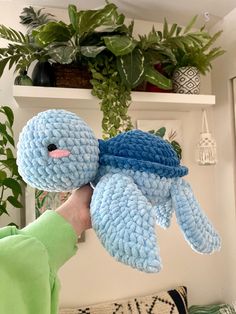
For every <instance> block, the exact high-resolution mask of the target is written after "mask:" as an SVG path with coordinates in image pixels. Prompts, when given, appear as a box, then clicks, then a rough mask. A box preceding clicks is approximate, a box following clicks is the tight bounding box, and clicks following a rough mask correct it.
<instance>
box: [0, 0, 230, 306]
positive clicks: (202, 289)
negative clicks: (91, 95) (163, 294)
mask: <svg viewBox="0 0 236 314" xmlns="http://www.w3.org/2000/svg"><path fill="white" fill-rule="evenodd" d="M0 9H1V10H0V23H2V24H5V25H9V26H11V27H13V28H17V29H20V28H21V26H20V24H18V16H19V14H20V12H21V10H22V7H20V6H19V7H17V6H16V5H14V6H12V5H11V4H10V3H9V2H1V3H0ZM51 12H52V11H51ZM54 12H56V15H57V16H59V15H60V17H63V16H64V13H65V12H64V11H62V10H60V11H59V10H58V11H54ZM151 27H152V24H149V23H144V22H141V21H139V22H137V23H136V29H135V32H136V33H144V32H146V31H148V30H150V29H151ZM12 84H13V79H12V72H11V73H9V72H7V71H5V74H4V76H3V77H2V78H1V79H0V103H4V104H10V105H12V107H13V109H14V112H15V116H16V124H15V132H16V137H18V134H19V131H20V130H21V128H22V127H23V125H24V124H25V123H26V121H27V120H28V119H29V118H31V117H32V116H33V115H35V114H36V113H37V112H38V111H39V110H38V109H37V108H34V104H33V103H32V109H19V108H16V107H15V106H14V100H13V97H12ZM202 93H211V85H210V80H209V77H207V78H204V80H203V85H202ZM65 106H66V104H65ZM77 113H78V114H79V115H80V116H81V117H82V118H84V119H85V120H86V121H87V122H88V123H89V124H90V126H91V127H92V128H93V129H94V130H95V132H96V134H97V136H100V135H101V130H100V121H101V114H100V112H99V111H97V112H94V111H89V110H88V111H86V110H83V111H77ZM211 116H212V112H211V111H210V112H209V118H211ZM132 118H133V120H134V121H135V120H136V119H181V120H182V123H183V137H184V143H183V149H184V163H185V164H186V165H187V166H188V167H189V168H190V175H189V176H188V177H187V179H188V180H189V182H190V183H191V185H192V187H193V189H194V191H195V194H196V196H197V198H198V200H199V201H200V203H201V204H202V207H203V208H205V210H206V212H207V214H208V216H209V217H210V218H211V220H212V221H213V222H214V224H215V226H216V227H217V228H218V229H220V230H221V231H222V232H223V233H224V232H225V229H227V226H226V225H225V224H223V223H222V221H221V220H220V215H221V213H222V212H224V207H223V209H222V208H220V207H219V206H216V194H215V187H216V181H215V167H199V166H197V165H196V164H195V162H194V150H195V145H196V143H197V140H198V136H199V132H200V124H201V120H200V119H201V117H200V112H189V113H178V112H147V111H138V112H132ZM211 122H212V121H211V119H210V125H211V126H212V123H211ZM218 193H219V195H221V191H218ZM17 218H19V217H17V216H16V219H17ZM157 233H158V238H159V245H160V247H161V256H162V259H163V264H164V269H163V271H161V273H160V274H155V275H153V274H144V273H141V272H138V271H135V270H132V269H131V268H129V267H127V266H124V265H121V264H118V263H117V262H115V260H113V259H112V258H111V257H110V256H109V255H108V254H107V253H106V252H105V250H104V249H103V248H102V247H101V244H100V243H99V242H98V240H97V238H96V236H95V234H94V232H93V231H92V230H91V231H89V232H87V235H86V237H87V238H86V242H85V243H82V244H81V245H80V247H79V251H78V254H77V255H76V256H75V257H74V258H72V259H71V260H70V261H69V262H68V263H66V265H65V266H64V267H63V268H62V269H61V271H60V278H61V283H62V289H61V305H62V306H76V305H80V304H86V303H96V302H100V301H105V300H106V301H107V300H112V299H116V298H123V297H129V296H134V295H137V294H138V295H145V294H146V293H151V292H154V291H158V290H161V289H165V288H172V287H174V286H175V285H181V284H184V285H186V286H187V287H188V289H189V299H190V303H202V304H203V303H211V302H214V301H223V299H222V288H223V285H222V282H224V277H223V275H225V272H224V267H222V261H224V262H225V261H226V258H227V256H224V255H223V252H226V250H223V251H222V252H221V253H217V254H214V255H212V256H202V255H199V254H197V253H195V252H193V251H192V250H191V249H190V247H189V246H188V244H187V243H186V242H185V240H184V238H183V236H182V234H181V232H180V230H179V228H178V226H177V224H176V223H175V221H174V220H173V222H172V226H171V228H170V229H169V230H167V231H163V230H161V229H160V228H158V230H157ZM225 254H226V253H225Z"/></svg>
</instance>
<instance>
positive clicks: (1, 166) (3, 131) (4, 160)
mask: <svg viewBox="0 0 236 314" xmlns="http://www.w3.org/2000/svg"><path fill="white" fill-rule="evenodd" d="M0 113H1V115H2V116H3V117H4V119H2V120H1V121H3V120H5V121H4V122H1V123H0V216H1V215H3V214H7V215H8V210H7V206H8V205H12V206H14V207H16V208H22V207H23V206H22V204H21V203H20V196H21V194H22V188H21V184H22V183H23V180H22V178H21V176H20V175H19V173H18V167H17V164H16V158H15V157H14V154H13V151H12V148H15V142H14V138H13V130H12V126H13V122H14V115H13V112H12V110H11V108H10V107H8V106H1V107H0Z"/></svg>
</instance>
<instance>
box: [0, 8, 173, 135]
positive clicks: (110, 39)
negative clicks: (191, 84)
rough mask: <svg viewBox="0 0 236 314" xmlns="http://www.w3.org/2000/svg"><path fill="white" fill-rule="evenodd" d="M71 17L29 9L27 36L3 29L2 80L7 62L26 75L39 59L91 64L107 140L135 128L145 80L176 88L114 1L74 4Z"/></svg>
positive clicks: (24, 18) (23, 16) (23, 17)
mask: <svg viewBox="0 0 236 314" xmlns="http://www.w3.org/2000/svg"><path fill="white" fill-rule="evenodd" d="M68 15H69V21H70V22H69V24H66V23H64V22H62V21H55V20H54V21H52V20H51V15H50V14H47V13H42V11H41V10H38V11H35V10H34V9H33V8H32V7H29V8H24V10H23V12H22V14H21V22H22V23H23V24H24V25H27V26H28V34H27V35H23V34H22V33H20V32H17V31H15V30H13V29H10V28H7V27H5V26H3V25H1V26H0V38H4V39H7V40H8V41H9V42H10V44H9V45H8V47H6V48H2V49H1V50H0V77H1V75H2V73H3V71H4V69H5V67H6V66H7V64H9V68H12V67H13V66H15V68H16V70H23V71H24V70H27V69H28V68H29V66H30V64H31V63H32V62H33V61H35V60H39V61H49V62H50V63H59V64H72V63H73V64H78V65H80V64H83V65H89V69H90V70H91V72H92V76H93V78H92V85H93V94H94V95H96V96H97V97H98V98H99V99H102V102H101V109H102V111H103V114H104V119H103V128H104V137H106V138H107V137H112V136H114V135H116V134H117V133H119V132H120V131H121V130H128V129H130V128H131V126H132V124H131V120H130V118H129V116H128V113H127V111H128V107H129V104H130V100H131V96H130V95H131V90H132V89H133V88H135V87H137V86H138V85H139V84H141V83H142V82H144V81H149V82H152V83H153V84H155V85H157V86H159V87H162V88H165V89H171V87H172V86H171V80H170V79H168V78H166V77H164V76H163V75H162V74H160V73H159V72H158V71H157V70H156V69H155V68H154V66H153V65H154V64H155V62H156V61H157V60H156V59H155V62H154V58H153V56H152V52H153V51H152V50H151V49H150V47H147V45H146V47H144V45H143V44H142V43H141V42H140V41H139V40H136V39H134V38H133V35H132V31H133V22H131V23H130V25H128V26H126V25H125V23H124V20H125V16H124V15H123V14H120V13H119V12H118V10H117V7H116V6H115V5H114V4H113V3H107V4H106V5H105V6H104V7H103V8H101V9H98V10H81V11H78V10H77V8H76V6H74V5H69V6H68ZM39 24H42V25H41V26H39ZM150 40H151V41H152V40H153V38H150V37H148V38H147V39H146V42H147V41H150ZM156 56H157V55H156ZM107 58H108V59H107ZM101 59H103V60H104V61H103V62H102V61H101ZM106 60H109V62H110V64H107V61H106ZM158 60H159V59H158ZM99 74H101V76H100V78H98V76H99ZM101 77H102V78H101ZM99 85H100V86H99ZM111 92H114V97H112V96H111V94H110V93H111ZM105 104H106V105H105ZM117 107H120V109H118V108H117ZM109 108H110V109H109ZM111 110H114V113H112V112H111ZM115 114H116V116H115Z"/></svg>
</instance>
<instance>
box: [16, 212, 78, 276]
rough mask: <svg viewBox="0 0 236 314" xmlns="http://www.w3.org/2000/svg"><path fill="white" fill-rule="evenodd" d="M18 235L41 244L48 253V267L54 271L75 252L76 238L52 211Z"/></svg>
mask: <svg viewBox="0 0 236 314" xmlns="http://www.w3.org/2000/svg"><path fill="white" fill-rule="evenodd" d="M20 233H22V234H25V235H28V236H32V237H35V238H37V239H38V240H39V241H40V242H42V244H43V245H44V246H45V248H46V250H47V252H48V256H49V264H50V267H51V268H52V269H53V270H55V271H57V270H58V269H59V268H60V267H61V266H62V265H63V264H64V263H65V262H66V261H67V260H68V259H70V258H71V257H72V256H73V255H74V254H75V253H76V251H77V236H76V233H75V231H74V229H73V228H72V226H71V225H70V224H69V223H68V222H67V221H66V220H65V219H64V218H63V217H62V216H60V215H59V214H58V213H57V212H55V211H53V210H48V211H46V212H45V213H44V214H43V215H42V216H40V217H39V218H38V219H37V220H35V221H34V222H32V223H31V224H29V225H28V226H26V227H25V228H24V229H22V230H21V231H20Z"/></svg>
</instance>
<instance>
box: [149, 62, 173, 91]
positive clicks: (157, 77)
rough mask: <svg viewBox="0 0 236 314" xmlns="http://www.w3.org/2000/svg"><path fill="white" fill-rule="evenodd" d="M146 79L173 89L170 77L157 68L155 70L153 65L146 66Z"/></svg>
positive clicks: (164, 87)
mask: <svg viewBox="0 0 236 314" xmlns="http://www.w3.org/2000/svg"><path fill="white" fill-rule="evenodd" d="M145 79H146V80H147V81H148V82H149V83H151V84H154V85H156V86H158V87H160V88H162V89H167V90H169V89H172V82H171V80H170V79H168V78H167V77H165V76H164V75H162V74H161V73H159V72H158V71H157V70H155V69H154V68H153V67H151V66H150V67H146V70H145Z"/></svg>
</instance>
